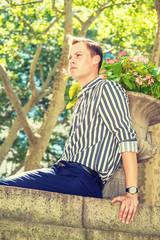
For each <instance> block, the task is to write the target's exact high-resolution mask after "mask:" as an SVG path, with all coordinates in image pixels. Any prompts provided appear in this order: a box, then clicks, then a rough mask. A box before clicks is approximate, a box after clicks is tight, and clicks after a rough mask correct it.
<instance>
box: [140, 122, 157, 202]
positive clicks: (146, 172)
mask: <svg viewBox="0 0 160 240" xmlns="http://www.w3.org/2000/svg"><path fill="white" fill-rule="evenodd" d="M149 130H150V131H152V133H153V139H152V140H153V142H154V143H155V144H156V145H157V153H156V155H155V156H154V158H152V159H150V160H149V161H148V162H144V163H140V164H139V173H138V174H139V190H140V191H139V197H140V200H141V202H144V203H145V204H148V205H156V206H160V124H157V125H154V126H152V127H150V129H149Z"/></svg>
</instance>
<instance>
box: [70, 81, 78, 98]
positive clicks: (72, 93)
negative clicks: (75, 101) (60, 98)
mask: <svg viewBox="0 0 160 240" xmlns="http://www.w3.org/2000/svg"><path fill="white" fill-rule="evenodd" d="M79 87H80V86H79V83H78V82H77V83H74V84H73V85H72V86H71V87H70V89H69V98H70V99H72V98H73V96H74V94H75V92H76V91H77V90H78V88H79Z"/></svg>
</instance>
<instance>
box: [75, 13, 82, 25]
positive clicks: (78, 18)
mask: <svg viewBox="0 0 160 240" xmlns="http://www.w3.org/2000/svg"><path fill="white" fill-rule="evenodd" d="M73 17H74V18H76V19H77V20H78V21H79V22H80V24H81V25H83V24H84V22H83V21H82V20H81V19H80V17H78V16H77V15H75V14H74V15H73Z"/></svg>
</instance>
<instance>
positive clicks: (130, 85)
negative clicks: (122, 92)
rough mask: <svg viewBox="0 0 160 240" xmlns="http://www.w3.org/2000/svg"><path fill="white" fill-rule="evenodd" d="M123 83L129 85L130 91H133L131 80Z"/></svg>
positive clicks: (125, 80)
mask: <svg viewBox="0 0 160 240" xmlns="http://www.w3.org/2000/svg"><path fill="white" fill-rule="evenodd" d="M123 81H124V83H125V84H126V85H127V87H129V89H130V90H132V84H131V83H130V81H129V79H127V78H125V79H124V80H123Z"/></svg>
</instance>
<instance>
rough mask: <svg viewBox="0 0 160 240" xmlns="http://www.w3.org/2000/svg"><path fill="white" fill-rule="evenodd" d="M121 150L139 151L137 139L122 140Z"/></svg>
mask: <svg viewBox="0 0 160 240" xmlns="http://www.w3.org/2000/svg"><path fill="white" fill-rule="evenodd" d="M119 146H120V150H119V152H120V153H121V152H136V153H137V152H138V146H137V139H135V140H132V141H123V142H120V145H119Z"/></svg>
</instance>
